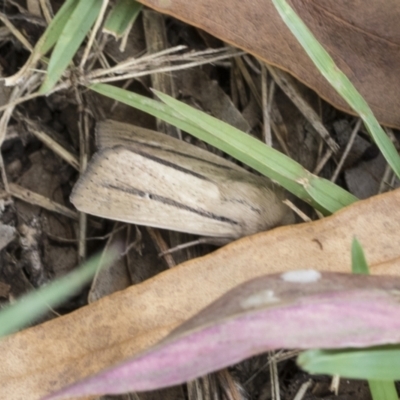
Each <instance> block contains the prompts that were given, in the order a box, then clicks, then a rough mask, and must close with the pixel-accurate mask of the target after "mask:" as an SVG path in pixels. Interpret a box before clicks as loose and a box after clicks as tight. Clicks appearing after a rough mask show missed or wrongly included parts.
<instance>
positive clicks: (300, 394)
mask: <svg viewBox="0 0 400 400" xmlns="http://www.w3.org/2000/svg"><path fill="white" fill-rule="evenodd" d="M311 382H312V380H311V379H309V380H308V381H307V382H304V383H303V384H302V385H301V386H300V389H299V390H298V391H297V393H296V396H294V398H293V400H303V398H304V396H305V394H306V393H307V390H308V388H309V387H310V386H311Z"/></svg>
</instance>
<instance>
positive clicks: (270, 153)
mask: <svg viewBox="0 0 400 400" xmlns="http://www.w3.org/2000/svg"><path fill="white" fill-rule="evenodd" d="M90 89H92V90H94V91H96V92H98V93H100V94H103V95H105V96H108V97H111V98H113V99H115V100H117V101H120V102H122V103H124V104H127V105H130V106H132V107H135V108H138V109H140V110H142V111H145V112H147V113H149V114H151V115H153V116H155V117H156V118H159V119H162V120H164V121H166V122H168V123H170V124H172V125H175V126H177V127H179V128H180V129H182V130H184V131H186V132H188V133H190V134H192V135H194V136H196V137H198V138H199V139H201V140H204V141H206V142H208V143H210V144H211V145H213V146H215V147H217V148H219V149H220V150H222V151H224V152H226V153H227V154H229V155H231V156H232V157H235V158H236V159H237V160H239V161H242V162H243V163H245V164H247V165H249V166H250V167H252V168H254V169H255V170H257V171H259V172H260V173H262V174H264V175H266V176H268V177H269V178H271V179H272V180H274V181H275V182H278V183H279V184H280V185H281V186H283V187H284V188H286V189H287V190H288V191H290V192H291V193H293V194H295V195H296V196H297V197H299V198H301V199H302V200H304V201H306V202H308V203H309V204H311V205H312V206H313V207H316V208H318V209H319V210H321V211H322V212H324V213H333V212H335V211H337V210H338V209H340V208H342V207H343V206H345V205H349V204H351V203H352V202H355V201H357V198H356V197H354V196H352V195H351V194H349V193H348V192H346V191H345V190H343V189H342V188H340V187H339V186H336V185H334V184H332V183H329V182H328V181H326V180H324V179H322V178H318V177H317V176H314V175H312V174H311V173H310V172H308V171H307V170H306V169H304V168H303V167H302V166H301V165H300V164H298V163H297V162H295V161H293V160H292V159H290V158H289V157H287V156H285V155H284V154H282V153H280V152H279V151H277V150H275V149H273V148H271V147H269V146H267V145H265V144H263V143H262V142H261V141H259V140H257V139H255V138H253V137H251V136H250V135H247V134H245V133H244V132H241V131H240V130H238V129H236V128H234V127H232V126H231V125H229V124H227V123H225V122H222V121H219V120H218V119H216V118H214V117H212V116H210V115H208V114H205V113H203V112H201V111H198V110H196V109H194V108H192V107H190V106H188V105H186V104H184V103H182V102H180V101H178V100H175V99H173V98H171V97H169V96H167V95H165V94H162V93H159V92H156V94H157V96H158V97H160V98H161V100H162V101H163V102H165V103H166V104H163V103H160V102H158V101H155V100H153V99H149V98H147V97H144V96H140V95H138V94H136V93H132V92H129V91H126V90H123V89H120V88H117V87H115V86H110V85H104V84H96V85H91V86H90ZM319 181H324V182H325V184H323V183H319V184H320V186H321V187H323V188H327V189H328V190H326V191H325V192H323V193H321V194H320V198H321V199H322V200H323V202H321V203H317V202H316V201H315V199H313V197H312V196H311V195H310V192H311V193H312V191H310V190H309V186H310V185H312V186H314V185H318V183H317V184H316V183H315V182H319ZM312 194H313V193H312ZM314 196H315V195H314Z"/></svg>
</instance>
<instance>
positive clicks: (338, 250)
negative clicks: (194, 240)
mask: <svg viewBox="0 0 400 400" xmlns="http://www.w3.org/2000/svg"><path fill="white" fill-rule="evenodd" d="M399 203H400V190H396V191H394V192H391V193H387V194H384V195H381V196H376V197H373V198H371V199H368V200H364V201H360V202H358V203H356V204H354V205H352V206H350V207H347V208H346V209H344V210H342V211H340V212H338V213H337V214H335V215H333V216H331V217H329V218H325V219H323V220H320V221H316V222H311V223H305V224H300V225H295V226H290V227H282V228H277V229H275V230H272V231H269V232H264V233H259V234H257V235H254V236H250V237H246V238H243V239H241V240H238V241H236V242H233V243H231V244H230V245H228V246H226V247H223V248H222V249H220V250H218V251H216V252H214V253H212V254H210V255H208V256H205V257H201V258H197V259H194V260H191V261H188V262H186V263H183V264H181V265H180V266H178V267H176V268H174V269H172V270H168V271H166V272H164V273H161V274H159V275H157V276H156V277H155V278H152V279H149V280H147V281H145V282H144V283H142V284H139V285H136V286H132V287H130V288H128V289H126V290H124V291H121V292H117V293H115V294H113V295H111V296H108V297H106V298H103V299H101V300H99V301H97V302H95V303H93V304H92V305H90V306H87V307H83V308H81V309H79V310H78V311H75V312H74V313H71V314H69V315H66V316H64V317H62V318H59V319H56V320H53V321H50V322H47V323H44V324H42V325H39V326H36V327H33V328H30V329H27V330H25V331H22V332H19V333H16V334H14V335H11V336H9V337H6V338H5V339H4V340H2V341H1V342H0V352H1V354H2V360H3V361H2V363H1V364H0V381H1V382H2V385H1V387H0V398H5V399H8V400H19V399H26V398H29V399H32V400H36V399H39V398H40V396H43V395H45V394H48V393H49V392H51V391H55V390H57V389H59V388H61V387H62V386H65V385H67V384H69V383H72V382H74V381H75V380H77V379H81V378H84V377H86V376H88V375H91V374H93V373H95V372H97V371H99V370H101V369H103V368H105V367H107V366H109V365H111V364H115V363H117V362H119V361H121V360H122V359H124V358H127V357H128V356H132V355H133V354H135V353H137V352H138V351H141V350H143V349H145V348H147V347H148V346H150V345H152V344H154V343H155V342H157V341H158V340H159V339H161V338H162V337H164V336H165V335H166V334H167V333H169V332H170V331H171V330H172V329H174V328H176V327H177V326H178V325H180V324H181V323H182V322H184V321H186V320H187V319H188V318H190V317H191V316H193V315H194V314H196V313H197V312H198V311H199V310H201V309H202V308H204V307H205V306H207V305H208V304H210V303H211V302H212V301H214V300H215V299H216V298H218V297H220V296H221V295H223V294H224V293H226V292H227V291H228V290H230V289H231V288H233V287H235V286H237V285H239V284H241V283H243V282H245V281H247V280H249V279H251V278H255V277H257V276H261V275H263V274H269V273H274V272H280V271H286V270H294V269H309V268H314V269H319V270H323V271H338V272H347V271H350V268H351V267H350V259H351V257H350V247H351V242H352V239H353V237H354V236H357V238H358V239H359V241H360V242H361V244H362V245H363V246H364V249H365V253H366V257H367V260H368V263H369V265H370V269H371V272H372V273H378V274H384V273H385V274H393V275H399V274H400V245H399V240H400V239H399V236H398V232H399V230H400V207H399Z"/></svg>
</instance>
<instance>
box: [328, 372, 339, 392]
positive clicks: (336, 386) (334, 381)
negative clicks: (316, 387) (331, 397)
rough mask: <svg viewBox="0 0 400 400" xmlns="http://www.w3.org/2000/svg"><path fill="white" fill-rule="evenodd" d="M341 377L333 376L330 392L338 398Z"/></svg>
mask: <svg viewBox="0 0 400 400" xmlns="http://www.w3.org/2000/svg"><path fill="white" fill-rule="evenodd" d="M339 385H340V376H339V375H333V377H332V382H331V385H330V387H329V390H330V391H331V392H333V393H334V394H335V396H337V395H338V394H339Z"/></svg>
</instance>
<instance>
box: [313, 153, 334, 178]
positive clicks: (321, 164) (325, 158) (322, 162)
mask: <svg viewBox="0 0 400 400" xmlns="http://www.w3.org/2000/svg"><path fill="white" fill-rule="evenodd" d="M332 154H333V151H332V149H328V150H327V151H326V153H325V155H324V156H323V157H322V158H321V160H320V162H319V163H318V164H317V166H316V167H315V169H314V171H313V174H314V175H318V174H319V173H320V172H321V171H322V168H324V166H325V164H326V163H327V162H328V161H329V159H330V158H331V157H332Z"/></svg>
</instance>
